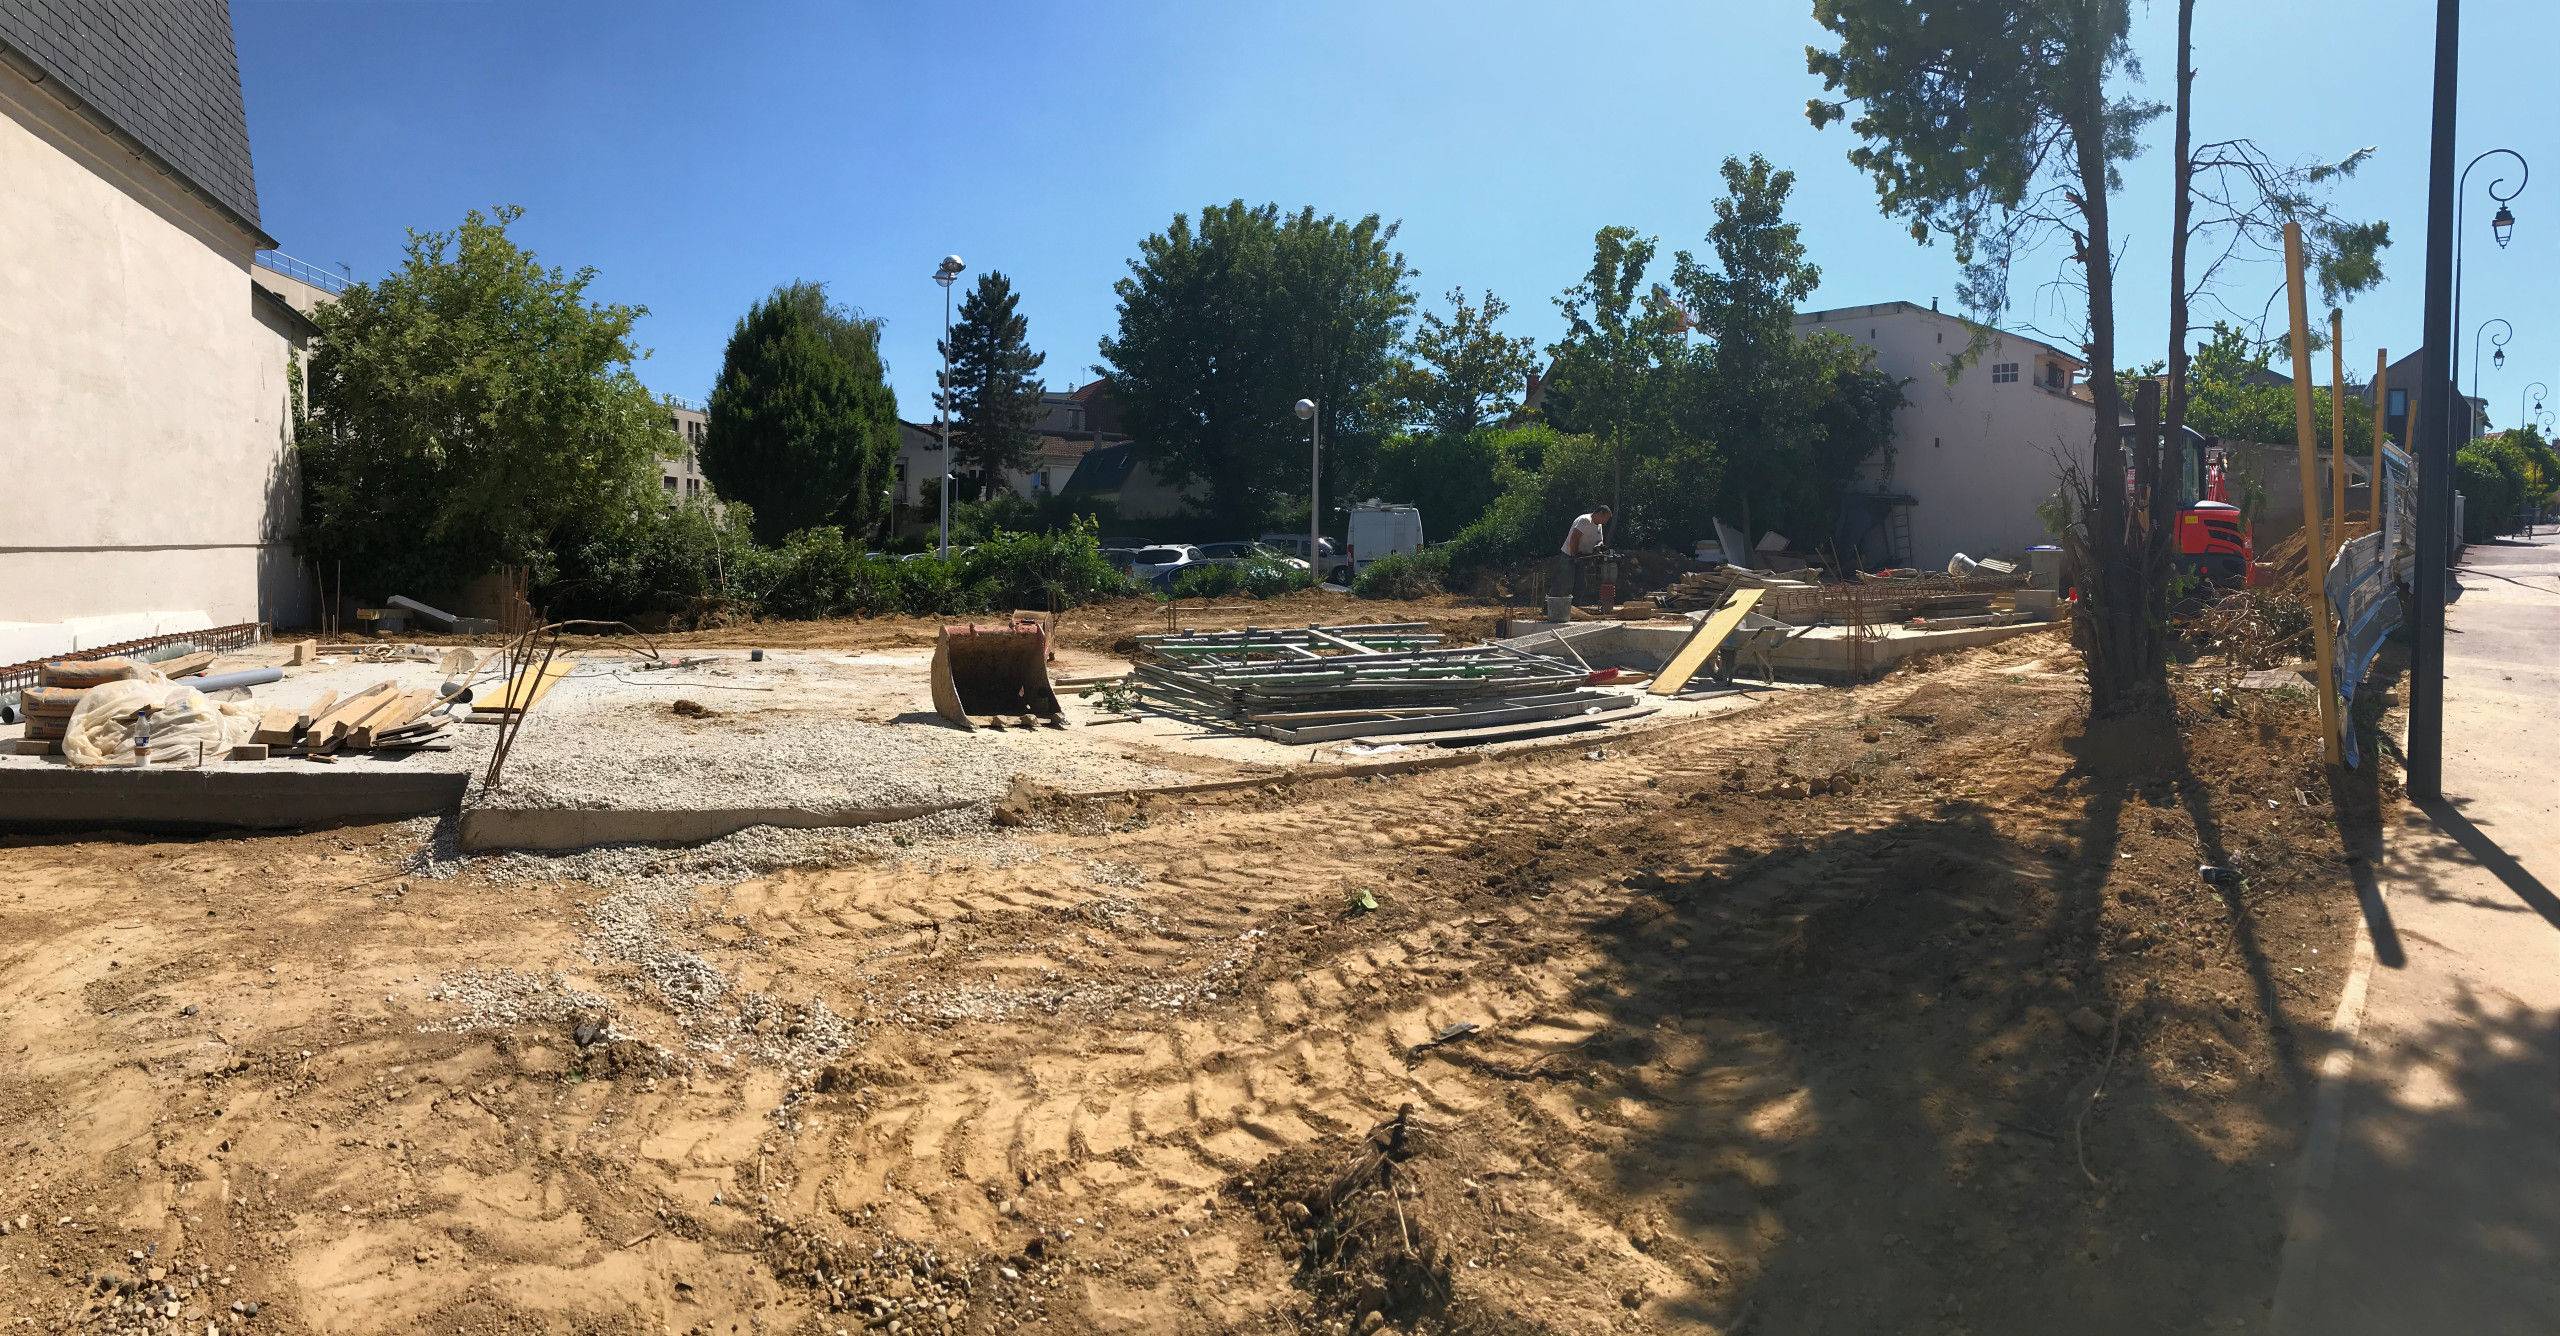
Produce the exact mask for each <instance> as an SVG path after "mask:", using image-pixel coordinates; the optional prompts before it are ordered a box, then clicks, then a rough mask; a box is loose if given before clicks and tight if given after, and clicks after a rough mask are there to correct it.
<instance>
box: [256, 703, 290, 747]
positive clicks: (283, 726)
mask: <svg viewBox="0 0 2560 1336" xmlns="http://www.w3.org/2000/svg"><path fill="white" fill-rule="evenodd" d="M298 718H299V716H297V715H296V714H295V713H294V712H293V711H291V710H269V711H267V712H266V713H264V714H261V715H259V716H258V731H257V732H255V733H252V734H250V735H249V740H250V741H251V742H256V743H262V744H265V745H267V746H270V747H283V746H289V745H291V744H292V742H293V734H294V724H295V723H296V721H297V720H298Z"/></svg>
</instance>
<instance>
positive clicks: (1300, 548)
mask: <svg viewBox="0 0 2560 1336" xmlns="http://www.w3.org/2000/svg"><path fill="white" fill-rule="evenodd" d="M1262 545H1263V546H1264V547H1267V548H1270V549H1271V550H1273V551H1275V552H1278V553H1281V554H1282V555H1284V556H1286V557H1288V558H1289V559H1290V560H1292V561H1295V562H1297V563H1298V566H1299V568H1300V569H1302V570H1305V569H1312V568H1311V567H1309V566H1308V565H1307V536H1306V535H1305V534H1302V533H1267V534H1264V535H1263V536H1262ZM1320 555H1321V557H1322V558H1323V560H1324V564H1325V565H1326V566H1327V567H1331V566H1333V565H1334V564H1335V562H1336V561H1337V560H1338V559H1339V557H1340V555H1341V554H1340V551H1339V549H1337V548H1335V547H1334V545H1333V540H1332V539H1330V538H1328V539H1325V540H1324V547H1323V548H1322V550H1321V552H1320Z"/></svg>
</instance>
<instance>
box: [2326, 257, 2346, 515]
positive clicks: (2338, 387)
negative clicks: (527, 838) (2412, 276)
mask: <svg viewBox="0 0 2560 1336" xmlns="http://www.w3.org/2000/svg"><path fill="white" fill-rule="evenodd" d="M2346 328H2347V313H2346V312H2344V311H2341V310H2338V309H2337V308H2335V307H2332V308H2330V310H2329V497H2330V501H2329V530H2328V533H2329V559H2330V560H2331V561H2335V560H2337V559H2338V545H2339V544H2341V543H2343V542H2345V541H2346V533H2347V334H2346Z"/></svg>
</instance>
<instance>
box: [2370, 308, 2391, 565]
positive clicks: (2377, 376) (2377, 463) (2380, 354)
mask: <svg viewBox="0 0 2560 1336" xmlns="http://www.w3.org/2000/svg"><path fill="white" fill-rule="evenodd" d="M2390 408H2391V350H2390V349H2388V348H2376V349H2374V350H2373V467H2372V469H2371V473H2370V476H2371V478H2372V482H2371V483H2370V484H2369V486H2368V488H2367V490H2369V491H2370V492H2372V494H2373V495H2372V497H2371V499H2370V500H2368V501H2367V502H2366V504H2367V505H2370V506H2372V507H2373V527H2374V530H2375V531H2376V532H2380V531H2381V529H2382V515H2383V510H2382V476H2383V475H2382V447H2383V444H2384V443H2385V442H2387V441H2389V440H2390V439H2391V437H2390V435H2389V434H2388V433H2386V432H2384V431H2383V429H2382V423H2383V418H2384V415H2385V414H2386V413H2387V412H2388V411H2389V410H2390ZM2382 559H2383V560H2384V561H2385V562H2388V561H2390V560H2391V552H2390V549H2388V548H2385V549H2384V550H2383V554H2382Z"/></svg>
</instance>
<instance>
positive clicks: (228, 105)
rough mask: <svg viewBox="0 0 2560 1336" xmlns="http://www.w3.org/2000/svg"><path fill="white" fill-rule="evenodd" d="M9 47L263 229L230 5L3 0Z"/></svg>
mask: <svg viewBox="0 0 2560 1336" xmlns="http://www.w3.org/2000/svg"><path fill="white" fill-rule="evenodd" d="M0 48H6V49H7V50H8V51H9V52H12V53H14V54H16V55H17V56H18V57H20V58H21V59H22V60H23V61H24V62H25V63H26V64H31V65H33V66H35V67H36V68H37V69H39V70H41V71H43V73H44V75H45V76H46V78H47V79H49V80H52V81H57V82H58V83H59V84H60V85H61V86H60V88H59V89H54V90H49V91H54V92H56V93H57V94H59V93H68V94H70V98H71V99H77V101H78V102H80V103H83V104H86V105H85V107H84V108H83V110H85V111H87V112H89V113H90V114H91V115H92V117H93V118H103V119H104V120H105V121H107V122H108V123H109V124H110V125H111V127H112V128H113V129H115V130H119V131H122V132H123V135H124V136H125V137H127V138H129V139H131V140H133V141H134V142H135V143H138V144H139V145H141V146H142V147H143V148H144V149H147V150H149V151H150V152H151V153H152V154H153V155H155V156H157V157H158V158H159V159H160V160H161V162H162V163H165V164H166V165H167V166H168V167H170V168H171V169H172V170H174V171H175V172H176V173H177V175H178V176H179V177H181V178H182V179H183V180H184V181H185V183H186V184H187V185H189V186H192V187H193V188H194V189H195V190H196V192H197V193H198V194H200V195H202V196H204V197H205V198H206V199H208V200H210V201H211V202H212V203H214V204H215V205H216V206H217V207H219V208H221V209H224V210H227V211H229V212H230V213H232V214H234V215H237V217H238V218H239V220H240V221H242V222H245V223H247V224H248V225H249V227H250V229H251V230H252V231H255V230H257V228H258V180H257V175H256V173H255V172H254V171H252V170H251V167H250V163H249V117H248V112H247V110H246V108H245V107H243V105H242V104H241V99H240V57H239V53H238V51H237V50H235V49H234V48H233V46H232V42H231V7H230V5H229V4H228V3H226V0H0ZM66 100H70V99H66ZM261 241H262V242H264V244H266V245H268V246H272V245H274V244H275V243H274V242H272V241H267V240H265V238H264V237H263V235H262V236H261Z"/></svg>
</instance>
